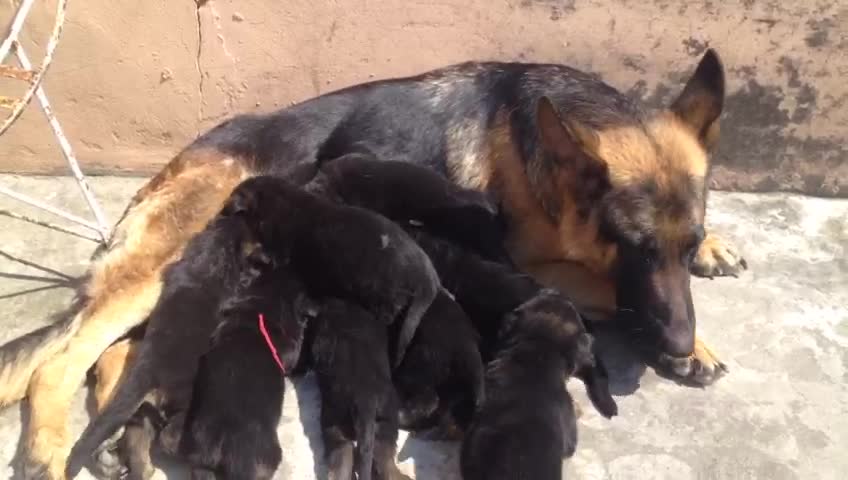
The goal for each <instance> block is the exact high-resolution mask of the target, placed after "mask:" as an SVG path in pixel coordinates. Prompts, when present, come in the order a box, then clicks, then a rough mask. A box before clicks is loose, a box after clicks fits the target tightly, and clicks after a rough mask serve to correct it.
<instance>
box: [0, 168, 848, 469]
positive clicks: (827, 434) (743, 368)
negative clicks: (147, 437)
mask: <svg viewBox="0 0 848 480" xmlns="http://www.w3.org/2000/svg"><path fill="white" fill-rule="evenodd" d="M0 182H2V183H3V184H4V185H9V186H11V187H14V188H17V189H19V190H22V191H27V192H30V193H31V194H33V195H36V196H38V197H41V198H44V199H46V200H48V201H50V202H52V203H54V204H57V205H63V206H65V207H66V208H69V209H71V210H72V211H75V212H78V213H80V214H85V212H86V210H85V205H84V203H83V201H82V200H81V198H80V195H79V194H78V191H77V189H76V185H75V184H74V183H73V181H72V180H71V179H68V178H45V177H40V178H39V177H15V176H3V177H0ZM92 183H93V187H94V190H95V192H96V194H97V195H98V197H99V198H100V199H101V200H102V202H103V203H104V207H105V209H106V211H107V213H108V215H109V217H110V218H111V219H113V220H114V219H115V218H117V216H118V215H119V214H120V212H121V211H122V210H123V208H124V206H125V204H126V202H127V200H128V199H129V197H130V196H131V195H132V193H133V192H134V191H135V189H136V188H137V187H138V186H140V185H141V183H142V180H141V179H137V178H103V177H100V178H93V179H92ZM0 209H11V210H13V211H16V212H21V213H25V212H26V213H29V212H32V210H30V209H28V208H26V207H24V206H22V205H21V204H18V203H15V202H14V201H12V200H9V199H7V198H5V197H4V198H0ZM36 214H37V215H38V216H39V218H45V219H47V218H49V217H48V214H46V213H36ZM708 219H709V221H710V222H711V223H712V225H713V226H714V227H715V228H716V229H717V230H719V231H722V232H726V233H727V235H728V236H729V237H730V238H732V239H733V240H735V241H736V242H737V245H738V247H739V248H740V250H741V251H743V252H744V253H745V256H746V257H747V259H748V261H749V265H750V268H751V269H750V270H749V271H748V272H746V273H744V274H743V275H742V277H741V278H739V279H716V280H712V281H710V280H695V282H694V287H693V288H694V292H695V302H696V308H697V312H698V315H699V317H698V318H699V323H698V325H699V330H700V331H701V333H702V334H703V336H704V338H706V339H707V340H709V342H710V343H711V345H712V346H713V347H715V349H716V350H717V351H718V352H719V354H720V355H722V357H723V359H724V360H725V361H726V362H727V363H728V365H729V366H730V370H731V373H730V374H729V375H728V376H727V377H725V378H723V379H721V380H720V381H719V382H718V383H717V384H715V385H714V386H712V387H710V388H706V389H695V388H689V387H685V386H681V385H677V384H675V383H673V382H672V381H669V380H665V379H662V378H660V377H658V376H657V375H656V374H655V373H654V371H653V370H651V369H650V368H647V369H646V368H645V367H644V366H642V364H641V363H640V362H639V360H638V358H637V357H636V356H635V355H633V354H631V353H628V352H627V346H626V345H625V344H624V343H623V342H622V341H620V340H616V339H615V337H612V338H611V339H608V341H607V342H606V344H607V345H608V346H610V347H611V346H614V345H618V347H619V348H618V349H616V351H617V352H624V353H616V354H613V355H609V362H610V367H611V370H612V377H613V386H614V393H615V394H616V395H617V399H618V401H619V407H620V410H621V415H620V416H619V417H617V418H615V419H613V420H611V421H607V420H604V419H603V418H601V417H600V416H599V415H598V414H597V413H595V412H594V410H592V408H591V406H590V404H589V403H588V400H587V398H586V396H585V394H584V392H583V391H582V388H581V386H580V385H579V384H578V383H577V382H573V383H571V384H570V386H569V389H570V391H571V392H572V394H573V395H575V397H577V399H578V401H579V402H580V403H581V405H582V408H583V411H584V414H583V417H582V419H581V420H580V441H579V445H578V450H577V454H576V455H575V457H574V458H573V459H572V460H571V461H569V462H566V463H565V466H564V469H565V470H566V471H567V473H568V475H569V478H584V479H631V478H632V479H670V480H671V479H673V480H688V479H699V480H700V479H717V480H718V479H721V480H724V479H768V480H784V479H805V480H806V479H813V478H815V479H834V480H835V479H840V478H845V477H844V472H845V471H846V470H848V456H846V455H845V446H846V445H848V386H846V380H848V307H846V305H848V260H846V259H847V258H848V256H847V255H846V254H848V252H846V247H848V201H844V200H825V199H818V198H806V197H801V196H794V195H786V194H771V195H755V194H741V193H714V194H713V195H712V197H711V199H710V212H709V216H708ZM93 248H94V244H93V243H92V242H90V241H86V240H82V239H79V238H76V237H73V236H70V235H68V234H64V233H59V232H55V231H52V230H49V229H46V228H44V227H40V226H36V225H32V224H29V223H27V222H24V221H21V220H17V219H12V218H8V217H5V216H0V277H2V279H3V280H2V281H0V342H5V341H7V340H9V339H11V338H13V337H16V336H18V335H20V334H22V333H25V332H27V331H30V330H33V329H35V328H36V327H38V326H40V325H43V324H44V323H46V322H48V321H49V317H50V315H51V314H53V313H56V312H58V311H60V310H61V309H62V308H63V307H64V306H65V305H67V304H68V302H69V300H70V297H71V290H70V289H69V288H68V285H67V283H68V279H67V278H65V277H66V276H71V277H73V276H76V275H79V274H80V273H82V272H83V271H84V269H85V267H86V264H87V260H88V255H89V254H90V252H91V251H92V249H93ZM608 350H611V348H610V349H608ZM84 392H85V391H84V390H81V391H80V394H79V396H78V401H77V404H76V408H75V412H74V415H73V422H74V424H73V427H74V431H75V432H76V433H77V434H78V433H79V432H80V431H81V429H82V427H83V425H84V422H85V421H86V418H87V417H86V413H85V409H84V406H85V398H86V394H85V393H84ZM316 406H317V389H316V387H315V384H314V381H313V380H312V378H311V377H307V378H305V379H303V380H299V381H298V382H297V384H296V386H295V388H294V389H289V390H288V393H287V396H286V398H285V402H284V418H283V420H282V423H281V425H280V428H279V434H280V440H281V443H282V445H283V446H284V455H285V459H284V465H283V466H282V467H281V469H280V471H279V473H278V475H277V478H289V479H298V480H308V479H311V478H316V477H315V472H316V471H317V472H318V477H317V478H323V477H321V472H322V470H321V468H320V467H319V468H317V469H316V468H315V465H316V463H315V462H314V461H313V458H314V457H313V451H314V452H316V454H317V455H320V452H321V447H320V438H319V436H318V430H317V425H318V419H317V412H318V410H317V408H316ZM20 412H21V407H20V405H14V406H11V407H9V408H7V409H6V410H3V411H2V412H0V477H3V478H9V477H12V475H13V474H12V472H13V469H12V467H11V466H9V463H10V461H11V460H12V458H13V456H14V455H15V452H16V449H17V448H18V441H19V438H20V422H21V419H20ZM310 445H312V446H313V447H314V449H313V448H311V447H310ZM399 449H400V457H401V459H402V462H403V463H402V468H403V469H404V470H405V471H406V472H408V473H410V474H412V473H414V474H415V476H416V478H417V479H423V480H428V479H429V480H459V475H458V472H457V468H458V467H457V457H458V455H457V453H458V446H457V445H456V444H452V443H433V442H426V441H423V440H416V439H409V438H407V437H406V436H405V435H402V437H401V439H400V442H399ZM319 465H320V463H319ZM166 468H168V472H169V474H168V475H167V476H166V475H165V474H164V473H163V472H162V471H159V472H157V476H156V478H184V477H185V471H184V470H181V469H180V468H177V467H174V466H170V467H166ZM840 472H843V473H840ZM85 475H86V478H90V477H88V474H87V473H85ZM13 478H14V477H13Z"/></svg>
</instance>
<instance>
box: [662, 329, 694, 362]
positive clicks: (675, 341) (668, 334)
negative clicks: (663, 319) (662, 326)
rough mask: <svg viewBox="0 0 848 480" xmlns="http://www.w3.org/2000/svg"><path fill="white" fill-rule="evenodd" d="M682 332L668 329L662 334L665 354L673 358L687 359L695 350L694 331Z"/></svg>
mask: <svg viewBox="0 0 848 480" xmlns="http://www.w3.org/2000/svg"><path fill="white" fill-rule="evenodd" d="M686 330H687V331H680V330H675V329H671V328H667V329H666V331H664V332H663V334H662V341H661V348H662V351H663V353H665V354H668V355H670V356H672V357H685V356H687V355H689V354H690V353H692V350H693V349H694V348H695V333H694V331H688V329H686Z"/></svg>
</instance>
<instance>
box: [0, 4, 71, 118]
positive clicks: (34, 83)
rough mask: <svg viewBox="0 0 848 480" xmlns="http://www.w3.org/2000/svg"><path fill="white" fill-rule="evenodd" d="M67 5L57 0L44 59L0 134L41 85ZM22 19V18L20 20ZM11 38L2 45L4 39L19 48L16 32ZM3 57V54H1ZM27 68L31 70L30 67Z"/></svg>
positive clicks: (18, 114) (57, 39) (13, 46)
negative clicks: (54, 18)
mask: <svg viewBox="0 0 848 480" xmlns="http://www.w3.org/2000/svg"><path fill="white" fill-rule="evenodd" d="M67 6H68V0H57V2H56V20H55V23H54V24H53V33H52V34H51V35H50V40H48V41H47V49H46V51H45V52H44V59H43V60H42V61H41V67H39V69H38V70H35V71H34V73H33V77H32V80H31V81H30V83H31V84H30V86H29V89H27V91H26V92H25V93H24V95H23V96H22V97H21V99H20V101H19V102H18V103H17V105H15V109H14V110H12V113H11V114H10V115H9V116H8V117H7V118H6V121H5V122H3V125H0V135H3V133H4V132H5V131H6V130H8V129H9V127H11V126H12V124H13V123H15V120H17V119H18V117H20V116H21V113H23V111H24V109H25V108H26V106H27V105H28V104H29V101H30V100H32V96H33V94H34V93H35V90H36V89H37V88H38V86H39V85H41V80H42V79H43V78H44V74H45V73H47V67H49V66H50V63H52V62H53V53H54V52H55V51H56V45H58V43H59V37H60V36H61V35H62V25H64V24H65V10H66V9H67ZM15 20H17V18H15ZM22 21H23V20H22ZM10 38H12V39H11V40H9V38H7V39H6V40H5V41H4V45H5V42H6V41H10V42H11V43H10V45H9V46H10V47H12V48H15V49H16V50H17V49H20V46H21V44H20V42H18V40H17V33H15V35H14V37H11V36H10ZM3 58H5V54H4V55H3ZM27 70H32V67H30V68H28V69H27Z"/></svg>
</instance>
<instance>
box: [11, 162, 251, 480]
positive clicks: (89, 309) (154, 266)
mask: <svg viewBox="0 0 848 480" xmlns="http://www.w3.org/2000/svg"><path fill="white" fill-rule="evenodd" d="M186 155H188V156H189V157H191V158H189V159H188V160H185V159H181V158H178V159H177V160H175V161H174V162H179V161H182V170H180V171H178V172H174V171H170V170H166V171H169V172H170V174H172V175H171V176H169V177H168V178H165V179H159V177H157V179H159V180H160V181H159V185H158V188H157V189H156V190H153V191H150V192H149V193H148V196H147V197H146V198H144V199H141V200H139V201H138V202H137V203H136V204H135V205H134V206H133V207H132V208H131V209H129V210H128V211H127V212H126V214H125V216H124V217H123V218H122V219H121V221H120V222H119V224H118V225H117V227H116V230H115V235H114V237H113V238H112V240H111V242H110V245H109V249H108V250H107V251H106V252H104V254H103V255H102V256H101V257H100V258H99V259H98V260H97V261H96V262H95V263H94V265H93V266H92V268H91V271H90V275H89V281H88V284H87V285H86V292H85V293H86V296H87V298H88V300H87V302H86V304H85V305H84V307H83V308H82V309H81V310H80V312H79V313H78V314H77V316H76V317H75V318H74V320H73V323H74V324H76V325H79V328H78V329H77V330H76V331H75V332H74V333H73V336H72V337H70V338H69V339H68V343H67V346H66V347H65V349H64V350H62V351H60V352H59V353H58V354H57V355H54V356H53V357H52V358H50V359H49V360H47V361H46V362H45V363H44V364H43V365H41V366H40V367H38V369H37V370H36V371H35V372H34V373H33V376H32V379H31V380H30V383H29V390H28V394H29V396H30V402H29V405H28V407H29V410H30V423H29V428H28V430H27V432H26V435H25V444H26V457H25V461H26V463H25V466H24V470H25V471H24V474H25V475H26V476H27V477H30V478H31V477H40V478H46V479H52V480H59V479H62V478H64V470H65V461H66V458H67V455H68V453H69V451H70V445H69V438H68V431H67V418H68V412H69V409H70V405H71V403H72V399H73V397H74V394H75V392H76V390H77V389H78V388H79V387H80V385H82V383H83V380H84V379H85V375H86V372H87V371H88V369H89V368H90V367H91V365H92V364H94V362H95V361H96V360H97V359H98V357H100V355H101V353H103V351H104V350H106V348H108V347H109V346H110V345H111V344H112V343H114V342H115V341H116V340H118V339H119V338H120V337H121V336H123V335H124V334H125V333H127V332H128V331H129V330H130V329H131V328H133V327H134V326H136V325H138V324H140V323H142V322H143V321H144V320H145V319H146V318H147V315H148V314H149V313H150V311H151V310H152V308H153V306H154V305H155V304H156V301H157V299H158V297H159V293H160V291H161V274H162V270H163V269H164V267H165V266H166V265H167V264H169V263H170V262H172V261H173V260H174V259H176V258H178V256H179V254H180V252H181V251H182V248H183V247H184V245H185V243H186V242H187V241H188V239H189V238H191V236H193V235H194V234H195V233H197V232H199V231H200V230H201V229H203V227H204V226H205V225H206V223H207V222H208V221H209V219H210V218H212V217H213V216H214V215H215V214H216V213H217V212H218V210H220V208H221V205H222V204H223V202H224V201H225V200H226V198H227V196H228V195H229V193H230V192H231V191H232V189H233V188H234V187H235V185H237V184H238V183H239V182H240V181H241V180H242V179H243V178H245V177H246V176H247V175H246V172H245V171H244V168H243V167H242V166H241V165H239V164H237V163H236V162H235V161H232V160H229V161H228V160H226V159H221V158H220V157H221V155H220V154H218V158H217V159H213V158H212V157H211V156H210V155H206V156H205V157H204V156H202V155H199V154H196V153H195V154H191V155H189V154H183V156H186ZM192 155H193V156H192ZM210 160H216V161H210ZM174 162H172V163H174ZM154 180H156V179H154Z"/></svg>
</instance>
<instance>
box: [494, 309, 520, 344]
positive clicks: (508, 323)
mask: <svg viewBox="0 0 848 480" xmlns="http://www.w3.org/2000/svg"><path fill="white" fill-rule="evenodd" d="M519 315H521V314H520V313H519V312H517V311H515V310H513V311H512V312H509V313H506V314H504V316H503V317H501V325H500V328H499V329H498V337H501V338H503V337H507V336H509V335H512V334H513V333H515V330H516V329H517V328H518V316H519Z"/></svg>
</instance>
